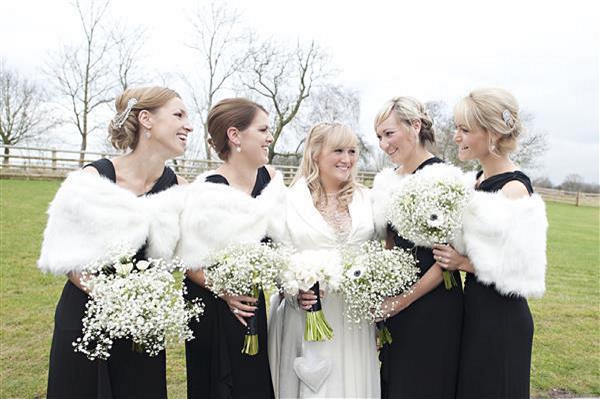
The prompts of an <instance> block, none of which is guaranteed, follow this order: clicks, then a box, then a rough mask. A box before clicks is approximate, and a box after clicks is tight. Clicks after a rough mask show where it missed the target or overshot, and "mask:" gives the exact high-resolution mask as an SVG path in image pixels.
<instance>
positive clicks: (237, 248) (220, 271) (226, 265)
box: [204, 243, 287, 295]
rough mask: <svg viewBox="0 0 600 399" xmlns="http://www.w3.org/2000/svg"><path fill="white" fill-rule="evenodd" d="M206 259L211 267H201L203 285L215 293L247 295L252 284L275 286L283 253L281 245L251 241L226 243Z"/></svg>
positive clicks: (254, 285) (268, 287)
mask: <svg viewBox="0 0 600 399" xmlns="http://www.w3.org/2000/svg"><path fill="white" fill-rule="evenodd" d="M209 259H210V260H209V263H210V264H211V266H209V267H206V268H205V269H204V276H205V278H206V286H207V288H209V289H210V290H211V291H212V292H214V293H215V295H223V294H228V295H250V294H251V292H252V288H253V287H258V288H260V289H264V290H269V289H272V288H274V287H275V286H276V283H277V278H278V276H279V271H280V269H281V267H282V265H283V264H285V262H286V260H287V255H286V251H285V250H284V249H283V248H282V247H278V246H275V245H270V244H262V243H255V244H254V243H252V244H237V245H229V246H227V247H226V248H224V249H222V250H220V251H218V252H216V253H214V254H213V255H212V256H211V257H210V258H209Z"/></svg>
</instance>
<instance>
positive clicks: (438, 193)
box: [386, 164, 473, 289]
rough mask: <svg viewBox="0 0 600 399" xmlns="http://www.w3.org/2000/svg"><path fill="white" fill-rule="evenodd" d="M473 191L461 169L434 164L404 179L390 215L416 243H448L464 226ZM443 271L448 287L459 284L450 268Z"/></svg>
mask: <svg viewBox="0 0 600 399" xmlns="http://www.w3.org/2000/svg"><path fill="white" fill-rule="evenodd" d="M472 193H473V188H472V187H471V185H470V184H469V182H468V180H467V178H466V176H465V175H464V173H463V172H462V171H461V170H460V169H458V168H457V167H454V166H451V165H446V164H435V165H430V166H427V167H425V168H423V169H421V170H419V171H418V172H416V173H415V174H413V175H409V176H407V177H405V178H404V179H403V180H402V183H401V184H400V185H399V186H398V188H397V189H396V190H395V191H394V192H393V193H392V196H391V198H390V201H389V206H388V209H387V210H386V214H387V218H388V220H389V221H390V222H391V223H392V225H393V226H394V227H395V228H396V230H397V231H398V234H400V235H401V236H402V237H404V238H406V239H408V240H410V241H412V242H413V243H415V245H418V246H423V247H432V246H433V245H434V244H444V243H448V242H449V241H450V240H452V239H453V238H454V237H455V235H456V233H457V232H458V230H459V229H460V227H461V224H462V213H463V210H464V208H465V206H466V205H467V203H468V202H469V200H470V198H471V196H472ZM443 274H444V284H445V286H446V288H448V289H450V288H452V286H456V281H455V280H454V277H453V276H452V274H451V273H450V272H449V271H447V270H444V273H443Z"/></svg>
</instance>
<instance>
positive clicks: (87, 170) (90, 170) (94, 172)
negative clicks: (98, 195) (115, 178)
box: [81, 166, 100, 176]
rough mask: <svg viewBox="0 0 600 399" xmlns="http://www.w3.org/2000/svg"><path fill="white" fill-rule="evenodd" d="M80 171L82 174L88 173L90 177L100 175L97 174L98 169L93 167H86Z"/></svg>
mask: <svg viewBox="0 0 600 399" xmlns="http://www.w3.org/2000/svg"><path fill="white" fill-rule="evenodd" d="M81 171H82V172H83V173H88V174H90V175H96V176H100V173H99V172H98V169H96V168H94V167H93V166H88V167H86V168H83V169H81Z"/></svg>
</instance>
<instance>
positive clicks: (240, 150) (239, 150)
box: [235, 145, 242, 153]
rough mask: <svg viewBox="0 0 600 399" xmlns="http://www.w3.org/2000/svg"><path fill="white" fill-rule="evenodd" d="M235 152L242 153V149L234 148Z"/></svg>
mask: <svg viewBox="0 0 600 399" xmlns="http://www.w3.org/2000/svg"><path fill="white" fill-rule="evenodd" d="M235 152H238V153H239V152H242V147H241V146H239V145H238V146H237V147H235Z"/></svg>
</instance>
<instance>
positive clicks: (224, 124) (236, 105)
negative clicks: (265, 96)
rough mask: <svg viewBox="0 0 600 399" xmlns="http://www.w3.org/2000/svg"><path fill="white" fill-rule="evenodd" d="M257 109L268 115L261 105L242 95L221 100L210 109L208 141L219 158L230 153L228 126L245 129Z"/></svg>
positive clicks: (250, 122) (224, 157)
mask: <svg viewBox="0 0 600 399" xmlns="http://www.w3.org/2000/svg"><path fill="white" fill-rule="evenodd" d="M259 111H262V112H264V113H265V114H267V115H269V113H268V112H267V110H266V109H264V108H263V106H262V105H260V104H257V103H255V102H254V101H251V100H249V99H247V98H243V97H238V98H227V99H225V100H221V101H219V102H218V103H216V104H215V105H214V106H213V107H212V108H211V109H210V111H209V112H208V123H207V126H208V133H209V134H210V138H209V139H208V142H209V144H210V145H211V146H212V147H213V148H214V149H215V151H216V152H217V155H219V158H221V159H222V160H223V161H226V160H227V159H228V158H229V155H231V146H230V145H229V137H228V136H227V130H229V128H230V127H235V128H237V129H238V130H239V131H243V130H246V129H247V128H248V126H250V125H251V124H252V121H254V118H255V117H256V114H257V113H258V112H259Z"/></svg>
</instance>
